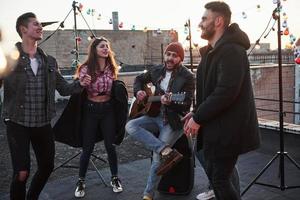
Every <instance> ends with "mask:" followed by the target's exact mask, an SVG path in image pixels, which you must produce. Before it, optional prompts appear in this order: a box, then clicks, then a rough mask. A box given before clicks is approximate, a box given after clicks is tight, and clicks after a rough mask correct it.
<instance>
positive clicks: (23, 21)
mask: <svg viewBox="0 0 300 200" xmlns="http://www.w3.org/2000/svg"><path fill="white" fill-rule="evenodd" d="M30 18H36V15H35V14H34V13H32V12H27V13H24V14H23V15H21V16H19V17H18V19H17V23H16V30H17V32H18V34H19V36H20V37H21V38H22V33H21V29H20V26H25V27H27V25H28V23H29V19H30Z"/></svg>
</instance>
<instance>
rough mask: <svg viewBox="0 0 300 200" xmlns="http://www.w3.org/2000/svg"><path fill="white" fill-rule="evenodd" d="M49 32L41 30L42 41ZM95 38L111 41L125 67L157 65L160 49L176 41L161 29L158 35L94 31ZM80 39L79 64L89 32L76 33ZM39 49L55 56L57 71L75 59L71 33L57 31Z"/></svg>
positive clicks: (72, 33)
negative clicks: (42, 33) (42, 34)
mask: <svg viewBox="0 0 300 200" xmlns="http://www.w3.org/2000/svg"><path fill="white" fill-rule="evenodd" d="M52 32H53V31H44V38H47V36H49V35H50V34H51V33H52ZM94 32H95V35H96V36H98V37H100V36H104V37H106V38H108V39H109V40H110V41H111V46H112V49H113V51H114V52H115V57H116V60H117V61H119V62H118V63H120V62H122V63H124V64H127V65H144V64H160V63H161V61H162V48H164V47H165V46H166V45H167V44H169V43H170V42H172V41H178V35H177V33H175V36H174V34H172V35H171V34H170V32H169V30H162V32H161V33H159V34H158V33H157V32H156V31H154V30H153V31H151V30H148V31H147V32H143V31H138V30H137V31H131V30H119V31H113V30H96V31H94ZM78 35H79V37H80V38H81V42H80V43H79V48H78V50H79V61H80V62H83V61H84V60H85V58H86V53H87V47H88V45H89V43H90V42H89V41H88V37H89V36H90V35H91V33H90V32H89V31H88V30H78ZM41 47H42V48H43V49H44V50H45V51H46V52H47V53H48V54H50V55H52V56H54V57H56V59H57V61H58V64H59V66H60V67H61V68H65V67H70V66H71V64H72V61H73V60H74V59H75V56H74V55H73V54H71V51H72V50H73V49H75V37H74V32H73V30H59V31H57V33H55V34H54V35H53V36H52V37H51V38H50V39H49V40H47V41H46V42H45V43H43V44H42V45H41Z"/></svg>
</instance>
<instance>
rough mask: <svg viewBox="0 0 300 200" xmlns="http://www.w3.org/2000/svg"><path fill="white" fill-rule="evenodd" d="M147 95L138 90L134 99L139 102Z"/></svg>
mask: <svg viewBox="0 0 300 200" xmlns="http://www.w3.org/2000/svg"><path fill="white" fill-rule="evenodd" d="M146 96H147V94H146V92H145V91H144V90H139V91H138V92H137V93H136V98H137V100H139V101H143V100H144V99H145V98H146Z"/></svg>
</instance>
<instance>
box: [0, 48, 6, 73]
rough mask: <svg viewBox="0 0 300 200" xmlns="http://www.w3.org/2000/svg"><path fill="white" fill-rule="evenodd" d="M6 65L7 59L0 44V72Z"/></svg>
mask: <svg viewBox="0 0 300 200" xmlns="http://www.w3.org/2000/svg"><path fill="white" fill-rule="evenodd" d="M6 66H7V60H6V57H5V55H4V52H3V50H2V48H1V46H0V73H2V72H3V71H4V70H5V69H6Z"/></svg>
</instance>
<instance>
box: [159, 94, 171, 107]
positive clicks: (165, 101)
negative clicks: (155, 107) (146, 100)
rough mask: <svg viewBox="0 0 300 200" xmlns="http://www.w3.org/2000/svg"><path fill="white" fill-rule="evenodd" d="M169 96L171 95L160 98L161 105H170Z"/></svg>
mask: <svg viewBox="0 0 300 200" xmlns="http://www.w3.org/2000/svg"><path fill="white" fill-rule="evenodd" d="M170 95H172V93H166V94H164V95H162V96H161V98H160V102H161V104H164V105H170V104H171V100H170Z"/></svg>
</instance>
